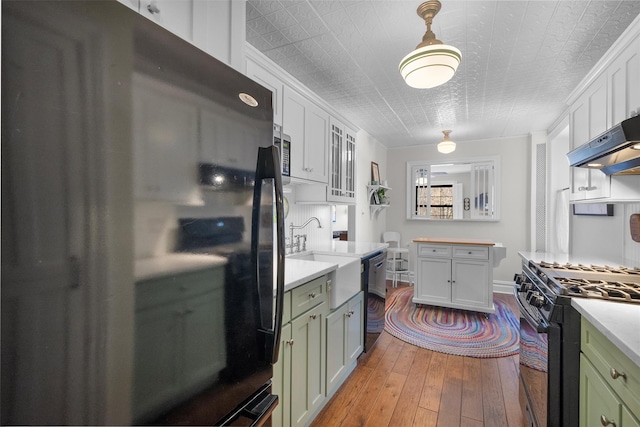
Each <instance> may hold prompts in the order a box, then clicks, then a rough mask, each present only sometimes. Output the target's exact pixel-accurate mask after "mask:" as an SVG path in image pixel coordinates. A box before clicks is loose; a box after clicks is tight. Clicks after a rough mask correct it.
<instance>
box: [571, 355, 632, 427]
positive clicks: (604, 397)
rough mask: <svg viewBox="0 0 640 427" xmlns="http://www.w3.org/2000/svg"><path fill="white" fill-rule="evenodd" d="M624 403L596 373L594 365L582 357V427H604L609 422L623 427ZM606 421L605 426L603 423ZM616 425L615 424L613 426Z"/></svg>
mask: <svg viewBox="0 0 640 427" xmlns="http://www.w3.org/2000/svg"><path fill="white" fill-rule="evenodd" d="M621 409H622V403H620V401H619V400H618V398H617V397H616V395H615V394H614V393H613V391H611V389H610V388H609V386H608V385H607V384H606V383H605V382H604V380H603V379H602V378H601V377H600V374H598V372H596V370H595V368H594V367H593V365H592V364H591V363H590V362H589V360H588V359H587V358H586V357H585V356H584V354H581V355H580V426H581V427H590V426H602V425H606V422H607V421H610V422H612V423H615V425H616V426H618V427H620V426H621ZM601 420H607V421H604V424H603V423H601ZM611 425H614V424H611Z"/></svg>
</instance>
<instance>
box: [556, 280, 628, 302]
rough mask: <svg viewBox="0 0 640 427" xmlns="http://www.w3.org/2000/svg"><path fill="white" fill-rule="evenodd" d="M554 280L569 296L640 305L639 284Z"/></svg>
mask: <svg viewBox="0 0 640 427" xmlns="http://www.w3.org/2000/svg"><path fill="white" fill-rule="evenodd" d="M554 280H555V281H556V282H557V283H559V284H560V285H561V286H563V287H564V288H565V289H566V290H567V295H568V296H576V297H584V298H600V299H606V300H611V301H620V302H634V303H638V304H640V285H639V284H638V283H625V282H611V281H607V280H590V279H577V278H566V277H555V278H554Z"/></svg>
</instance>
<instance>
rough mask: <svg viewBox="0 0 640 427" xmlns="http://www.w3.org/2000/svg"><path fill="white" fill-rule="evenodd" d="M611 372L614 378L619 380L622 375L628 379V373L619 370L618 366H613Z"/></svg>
mask: <svg viewBox="0 0 640 427" xmlns="http://www.w3.org/2000/svg"><path fill="white" fill-rule="evenodd" d="M609 374H611V378H613V379H614V380H617V379H618V378H620V377H622V378H624V379H625V380H626V379H627V374H625V373H624V372H618V371H617V370H616V368H611V370H610V371H609Z"/></svg>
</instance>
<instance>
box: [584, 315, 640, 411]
mask: <svg viewBox="0 0 640 427" xmlns="http://www.w3.org/2000/svg"><path fill="white" fill-rule="evenodd" d="M581 335H582V336H581V345H580V350H581V351H582V352H583V353H584V354H585V356H586V357H587V358H588V359H589V361H590V362H591V363H592V364H593V366H594V367H595V369H596V370H597V371H598V373H599V374H600V375H601V376H602V378H603V379H604V381H605V382H606V383H607V385H609V387H611V388H612V389H613V391H614V392H615V393H616V394H617V395H618V396H619V397H620V399H621V400H622V401H623V402H624V403H625V404H626V405H627V406H628V407H629V409H630V410H631V412H632V413H634V414H636V415H638V414H640V367H638V366H637V365H636V364H635V363H634V362H633V361H631V359H629V358H628V357H627V356H626V355H625V354H624V353H622V351H621V350H620V349H618V348H617V347H616V346H615V345H614V344H613V343H612V342H611V341H609V339H607V338H606V337H605V336H604V335H603V334H602V333H601V332H600V331H598V330H597V329H596V328H595V327H594V326H593V325H592V324H591V323H589V322H588V321H587V320H586V319H585V318H582V331H581ZM612 369H615V372H614V371H612ZM616 372H618V373H619V376H618V377H617V378H614V376H615V375H616ZM623 373H624V376H625V377H626V378H625V377H623V376H622V374H623Z"/></svg>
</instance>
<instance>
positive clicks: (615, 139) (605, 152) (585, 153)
mask: <svg viewBox="0 0 640 427" xmlns="http://www.w3.org/2000/svg"><path fill="white" fill-rule="evenodd" d="M567 157H568V158H569V165H570V166H572V167H580V168H589V169H599V170H601V171H602V172H604V173H605V174H606V175H640V116H635V117H631V118H630V119H627V120H624V121H622V122H620V123H619V124H617V125H615V126H614V127H612V128H611V129H609V130H608V131H606V132H604V133H602V134H600V135H598V136H597V137H595V138H594V139H592V140H591V141H589V142H587V143H586V144H583V145H581V146H580V147H578V148H576V149H575V150H573V151H571V152H569V154H567Z"/></svg>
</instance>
